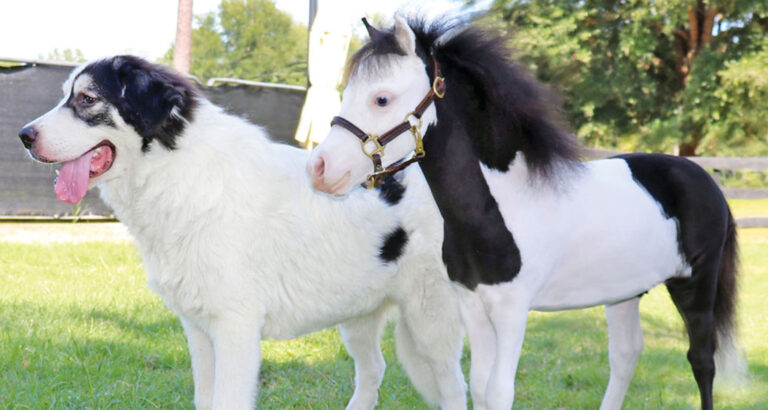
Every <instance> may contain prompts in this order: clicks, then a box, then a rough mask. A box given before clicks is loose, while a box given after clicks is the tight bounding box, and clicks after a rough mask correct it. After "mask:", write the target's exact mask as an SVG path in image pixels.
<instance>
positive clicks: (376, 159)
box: [331, 57, 445, 189]
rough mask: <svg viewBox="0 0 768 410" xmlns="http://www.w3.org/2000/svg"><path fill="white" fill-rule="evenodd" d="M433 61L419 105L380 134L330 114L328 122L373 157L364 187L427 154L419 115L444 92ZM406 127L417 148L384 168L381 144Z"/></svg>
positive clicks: (375, 184)
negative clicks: (431, 78)
mask: <svg viewBox="0 0 768 410" xmlns="http://www.w3.org/2000/svg"><path fill="white" fill-rule="evenodd" d="M432 61H433V62H434V65H435V79H434V81H432V88H431V89H430V90H429V92H428V93H427V95H426V96H424V98H422V99H421V102H419V105H417V106H416V108H415V109H414V110H413V111H411V112H409V113H408V115H406V116H405V120H403V122H401V123H400V124H397V125H395V126H394V127H392V128H391V129H390V130H389V131H387V132H385V133H384V134H381V136H378V135H374V134H368V133H366V132H365V131H363V130H361V129H360V128H358V127H357V126H356V125H355V124H352V123H351V122H350V121H348V120H347V119H345V118H343V117H338V116H337V117H333V119H332V120H331V126H334V125H338V126H341V127H342V128H345V129H346V130H347V131H349V132H351V133H352V134H353V135H354V136H356V137H357V138H359V139H360V145H361V147H362V150H363V152H364V153H365V155H367V156H368V157H369V158H370V159H371V161H373V174H371V175H368V178H367V180H368V183H367V184H363V186H364V187H366V188H368V189H372V188H376V187H378V186H380V185H381V184H382V183H383V182H384V179H385V178H386V177H387V176H388V175H391V174H394V173H395V172H397V171H400V170H401V169H403V168H405V167H407V166H408V165H411V164H412V163H414V162H416V161H419V160H421V159H422V158H424V156H425V155H426V153H425V152H424V144H423V142H422V140H421V116H422V115H424V111H426V110H427V108H428V107H429V105H430V104H432V102H433V101H434V100H435V98H443V97H444V96H445V78H443V77H442V76H441V75H440V66H439V65H438V64H437V60H436V59H435V58H434V57H432ZM412 120H414V121H412ZM406 131H410V132H411V135H413V138H414V140H415V141H416V149H415V150H414V152H413V156H412V157H411V158H410V159H408V160H406V161H403V162H400V163H398V164H395V165H391V166H389V167H387V168H386V169H384V167H383V166H382V165H381V157H382V156H383V155H384V147H385V146H386V145H387V144H389V143H390V142H392V141H393V140H394V139H395V137H397V136H399V135H400V134H402V133H404V132H406Z"/></svg>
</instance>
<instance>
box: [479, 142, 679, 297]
mask: <svg viewBox="0 0 768 410" xmlns="http://www.w3.org/2000/svg"><path fill="white" fill-rule="evenodd" d="M480 167H481V170H482V172H483V176H484V177H485V180H486V182H487V183H488V186H489V188H490V190H491V194H492V195H493V197H494V198H495V199H496V202H497V203H498V205H499V210H500V211H501V214H502V216H503V217H504V222H505V224H506V226H507V229H508V230H509V231H510V232H512V236H513V237H514V238H515V241H516V243H517V246H518V248H519V249H520V256H521V258H522V262H523V268H522V270H521V272H520V273H519V274H518V276H517V277H516V278H515V280H514V282H516V283H517V285H516V286H521V287H524V288H525V289H526V290H527V292H528V293H530V295H531V300H530V308H531V309H533V310H563V309H574V308H582V307H587V306H595V305H604V304H610V303H616V302H619V301H622V300H625V299H629V298H632V297H635V296H637V295H639V294H641V293H643V292H645V291H646V290H648V289H650V288H652V287H654V286H656V285H658V284H659V283H661V282H663V281H664V280H666V279H668V278H670V277H672V276H688V275H690V268H689V267H687V266H686V264H685V262H684V260H683V257H682V255H680V253H679V250H678V245H677V223H676V221H675V220H674V219H667V218H666V217H665V216H664V215H663V213H662V209H661V207H660V205H659V204H658V203H657V202H656V201H655V200H654V199H653V198H652V197H651V196H650V194H648V192H647V191H645V189H643V188H642V187H641V186H640V185H639V184H637V183H635V181H634V180H633V179H632V174H631V172H630V170H629V167H628V166H627V163H626V162H625V161H623V160H620V159H607V160H601V161H593V162H587V163H585V168H584V169H582V170H580V171H576V172H573V170H569V173H568V175H567V176H563V177H562V178H563V179H564V180H563V181H561V183H560V184H557V185H553V184H550V183H547V182H543V181H537V180H533V179H532V178H531V175H530V174H529V172H528V169H527V167H526V164H525V160H524V158H523V155H522V154H521V153H518V155H517V158H515V160H514V161H513V163H512V164H511V166H510V169H509V171H508V172H505V173H502V172H499V171H495V170H491V169H488V168H487V167H485V166H484V165H482V164H481V165H480ZM642 238H647V239H648V240H642ZM638 239H640V240H638ZM638 245H639V246H638Z"/></svg>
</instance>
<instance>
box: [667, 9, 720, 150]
mask: <svg viewBox="0 0 768 410" xmlns="http://www.w3.org/2000/svg"><path fill="white" fill-rule="evenodd" d="M717 13H718V10H717V8H716V7H715V6H714V5H709V6H708V5H706V4H705V3H704V1H703V0H698V1H697V2H696V5H695V6H694V7H691V8H689V9H688V27H687V28H679V29H677V30H674V31H673V32H672V34H673V36H674V48H675V70H676V71H677V75H678V78H679V80H680V88H681V89H684V88H685V87H686V86H687V85H688V79H689V78H690V76H691V71H692V70H693V62H694V60H695V58H696V56H697V55H698V54H699V53H700V52H701V50H702V49H704V47H706V46H707V45H708V44H709V43H711V42H712V29H713V28H714V25H715V17H716V16H717ZM697 127H698V126H697V125H694V128H697ZM700 141H701V130H700V129H698V130H695V131H694V132H692V133H691V138H690V139H689V140H687V141H684V142H682V143H681V144H680V155H685V156H691V155H696V148H698V145H699V142H700Z"/></svg>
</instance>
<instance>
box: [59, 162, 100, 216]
mask: <svg viewBox="0 0 768 410" xmlns="http://www.w3.org/2000/svg"><path fill="white" fill-rule="evenodd" d="M92 156H93V152H92V151H88V152H86V153H85V154H84V155H83V156H81V157H80V158H77V159H73V160H72V161H67V162H65V163H64V166H62V167H61V170H60V171H59V178H58V179H57V180H56V188H55V191H56V197H57V198H59V201H64V202H69V203H71V204H76V203H78V202H80V200H81V199H83V197H84V196H85V193H86V192H87V191H88V177H89V172H90V168H91V157H92Z"/></svg>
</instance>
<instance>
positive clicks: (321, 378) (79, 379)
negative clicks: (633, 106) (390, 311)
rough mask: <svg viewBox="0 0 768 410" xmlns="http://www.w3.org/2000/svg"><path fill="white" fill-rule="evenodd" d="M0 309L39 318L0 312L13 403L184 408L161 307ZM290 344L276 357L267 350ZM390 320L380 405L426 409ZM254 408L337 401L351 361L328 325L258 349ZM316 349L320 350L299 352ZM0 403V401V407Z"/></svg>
mask: <svg viewBox="0 0 768 410" xmlns="http://www.w3.org/2000/svg"><path fill="white" fill-rule="evenodd" d="M0 309H3V310H4V311H12V312H16V314H17V315H20V316H24V317H37V318H45V320H46V321H48V322H50V323H55V326H48V325H46V324H45V323H40V322H39V321H35V322H34V323H32V324H31V326H30V325H29V324H27V325H24V324H23V323H24V321H23V320H22V319H21V318H20V317H19V316H16V317H14V316H10V317H5V318H4V319H3V320H0V357H3V360H0V403H5V404H6V405H7V404H9V403H13V406H12V407H13V408H33V409H37V408H191V407H193V404H192V401H193V382H192V371H191V367H190V362H189V355H188V352H187V344H186V340H185V338H184V334H183V330H182V328H181V326H180V324H179V322H178V319H177V318H176V317H175V316H173V315H172V314H171V313H170V312H167V314H161V315H151V316H152V317H150V318H148V317H144V316H143V315H142V314H141V312H130V313H121V312H119V311H113V310H109V309H80V308H77V307H69V308H67V309H65V310H55V309H50V308H47V307H45V306H40V305H36V304H34V303H16V304H14V305H13V306H10V305H3V306H0ZM291 344H292V345H293V346H296V350H297V351H298V354H296V355H295V358H293V359H285V358H284V357H282V356H283V355H281V354H275V353H274V351H280V350H284V349H285V347H284V345H288V346H292V345H291ZM393 345H394V342H393V336H392V330H391V328H390V329H388V330H387V331H386V332H385V336H384V340H383V343H382V349H383V351H384V354H385V357H386V360H387V364H388V368H387V371H386V374H385V378H384V382H383V384H382V387H381V389H380V396H381V397H380V399H379V403H380V408H388V409H389V408H394V409H400V408H402V409H406V408H408V409H411V408H425V409H426V408H427V406H426V405H424V403H423V402H422V401H421V399H420V398H419V397H418V394H417V393H416V391H415V389H413V387H412V386H411V384H410V381H409V380H408V378H407V376H406V375H405V373H404V371H403V370H402V369H401V368H400V366H399V365H398V364H397V363H396V359H395V358H394V346H393ZM263 350H264V360H263V361H262V366H261V373H260V393H259V408H265V409H285V408H307V409H309V408H313V409H314V408H341V407H343V406H344V405H345V404H346V402H347V401H348V400H349V398H350V397H351V396H352V392H353V390H354V362H353V360H352V359H351V357H349V355H348V354H347V352H346V350H345V349H344V347H343V345H342V343H341V339H340V337H339V335H338V332H336V331H335V330H326V331H324V332H320V333H316V334H312V335H309V336H306V337H303V338H300V339H298V340H294V341H286V342H268V343H267V346H265V347H264V348H263ZM318 350H320V351H322V353H323V354H322V355H321V356H323V358H322V359H317V356H316V355H312V354H311V353H306V352H315V351H318ZM0 407H3V406H0Z"/></svg>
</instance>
